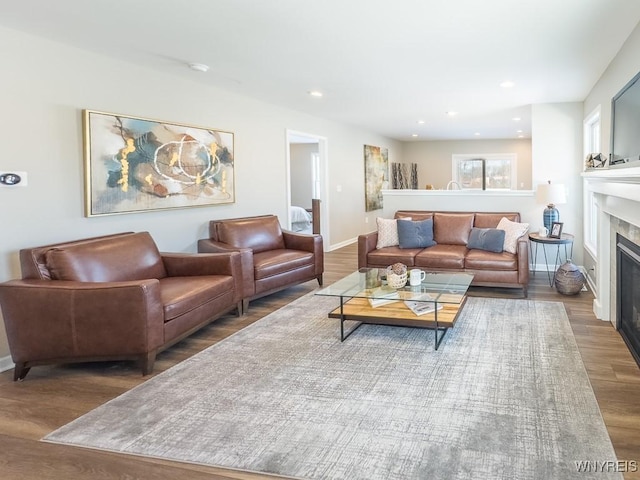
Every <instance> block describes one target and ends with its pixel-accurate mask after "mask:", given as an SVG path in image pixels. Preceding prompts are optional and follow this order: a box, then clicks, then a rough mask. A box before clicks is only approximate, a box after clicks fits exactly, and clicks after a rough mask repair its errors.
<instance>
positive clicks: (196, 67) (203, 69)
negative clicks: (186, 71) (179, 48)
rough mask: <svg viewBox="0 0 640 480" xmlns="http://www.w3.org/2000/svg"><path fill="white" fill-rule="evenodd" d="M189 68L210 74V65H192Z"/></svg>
mask: <svg viewBox="0 0 640 480" xmlns="http://www.w3.org/2000/svg"><path fill="white" fill-rule="evenodd" d="M189 68H190V69H191V70H195V71H196V72H208V71H209V65H205V64H204V63H190V64H189Z"/></svg>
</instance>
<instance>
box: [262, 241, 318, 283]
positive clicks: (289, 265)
mask: <svg viewBox="0 0 640 480" xmlns="http://www.w3.org/2000/svg"><path fill="white" fill-rule="evenodd" d="M313 265H314V257H313V254H312V253H311V252H305V251H302V250H288V249H280V250H270V251H268V252H261V253H254V255H253V268H254V276H255V279H256V280H261V279H263V278H267V277H273V276H274V275H280V274H283V273H287V272H291V271H293V270H297V269H299V268H304V267H308V266H313Z"/></svg>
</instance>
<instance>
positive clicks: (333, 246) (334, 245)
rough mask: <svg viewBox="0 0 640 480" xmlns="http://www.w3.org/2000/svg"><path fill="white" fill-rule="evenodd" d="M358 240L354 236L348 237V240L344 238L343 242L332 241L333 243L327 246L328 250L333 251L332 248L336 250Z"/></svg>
mask: <svg viewBox="0 0 640 480" xmlns="http://www.w3.org/2000/svg"><path fill="white" fill-rule="evenodd" d="M357 241H358V237H354V238H350V239H349V240H345V241H344V242H340V243H334V244H333V245H330V246H329V250H327V251H329V252H333V251H334V250H337V249H339V248H342V247H346V246H347V245H351V244H352V243H356V242H357Z"/></svg>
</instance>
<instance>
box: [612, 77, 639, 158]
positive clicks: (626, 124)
mask: <svg viewBox="0 0 640 480" xmlns="http://www.w3.org/2000/svg"><path fill="white" fill-rule="evenodd" d="M638 160H640V73H638V74H637V75H636V76H635V77H633V78H632V79H631V81H630V82H629V83H627V84H626V85H625V86H624V88H623V89H622V90H620V92H618V94H617V95H616V96H615V97H613V99H612V100H611V157H610V160H609V165H623V164H626V163H629V162H636V161H638Z"/></svg>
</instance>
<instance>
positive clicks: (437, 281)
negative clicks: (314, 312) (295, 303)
mask: <svg viewBox="0 0 640 480" xmlns="http://www.w3.org/2000/svg"><path fill="white" fill-rule="evenodd" d="M373 270H377V269H361V270H360V271H359V272H355V273H352V274H351V275H349V276H347V277H345V278H344V279H342V280H340V281H339V282H336V284H334V286H329V287H327V288H324V289H322V290H320V291H318V292H316V294H317V295H326V296H336V297H339V298H340V306H339V307H337V308H335V309H334V310H332V311H331V312H330V313H329V315H328V316H329V318H337V319H339V320H340V341H342V342H344V341H345V340H346V339H347V338H348V337H349V336H350V335H351V334H352V333H353V332H355V331H356V330H357V329H358V328H359V327H360V326H361V325H362V324H377V325H396V326H403V327H418V328H428V329H432V330H435V345H434V349H435V350H437V349H438V347H439V346H440V343H442V340H443V338H444V336H445V335H446V333H447V331H448V330H449V328H451V327H453V326H454V324H455V322H456V320H457V319H458V316H459V314H460V312H461V310H462V308H463V306H464V304H465V302H466V299H467V297H466V292H467V290H468V288H469V284H470V283H471V280H472V279H473V275H470V274H457V273H453V274H451V273H427V275H426V277H425V280H424V281H423V282H422V284H421V285H420V286H419V287H404V288H402V289H398V295H399V297H400V298H399V299H398V301H395V302H393V303H388V304H386V305H381V306H378V307H372V306H371V305H370V303H369V299H370V298H379V297H376V296H375V295H372V294H371V293H370V292H371V290H368V289H366V288H363V286H364V285H365V283H363V280H364V279H365V278H366V275H367V272H372V271H373ZM361 285H362V286H361ZM424 293H429V295H431V297H432V299H431V300H426V301H427V302H429V303H432V304H434V307H435V310H434V311H433V312H430V313H426V314H424V315H416V314H415V313H413V312H412V311H411V310H410V309H409V307H407V306H406V305H405V304H404V301H403V300H417V301H421V300H419V298H420V296H421V295H423V294H424ZM439 307H441V308H439ZM346 321H357V322H358V323H357V324H356V325H355V326H354V327H352V328H351V329H350V330H348V331H345V325H344V323H345V322H346ZM438 332H441V334H440V335H438Z"/></svg>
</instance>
